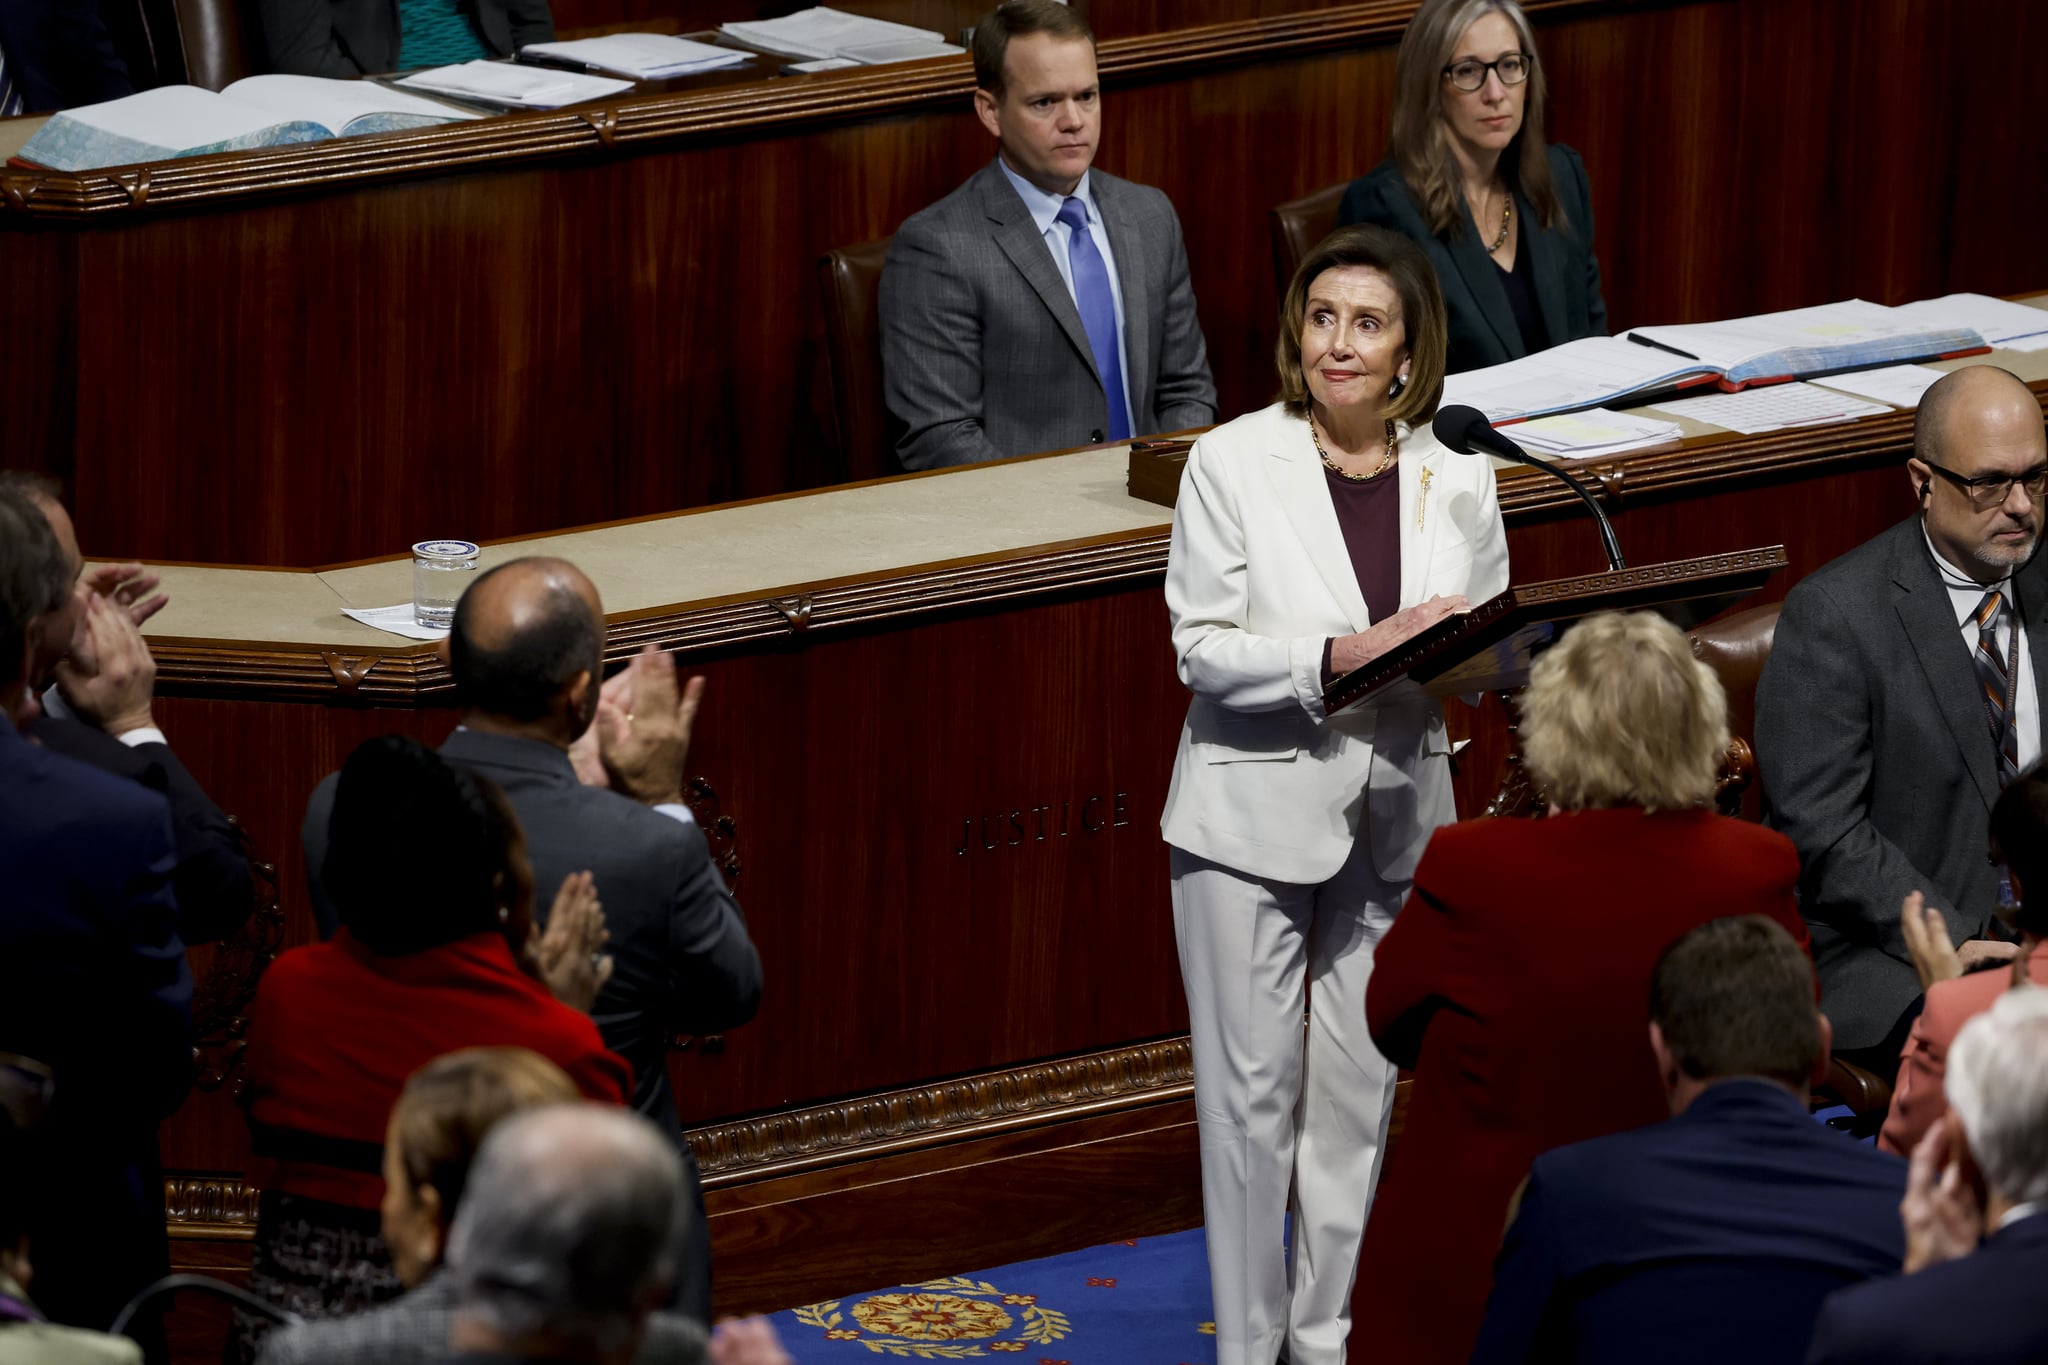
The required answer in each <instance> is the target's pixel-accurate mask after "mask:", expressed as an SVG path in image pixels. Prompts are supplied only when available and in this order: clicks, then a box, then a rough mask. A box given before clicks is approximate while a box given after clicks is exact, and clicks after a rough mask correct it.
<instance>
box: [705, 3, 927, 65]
mask: <svg viewBox="0 0 2048 1365" xmlns="http://www.w3.org/2000/svg"><path fill="white" fill-rule="evenodd" d="M719 32H720V33H723V34H724V35H725V36H726V37H728V38H734V39H737V40H738V41H740V42H743V43H745V44H747V45H748V46H749V47H758V48H760V49H761V50H762V51H764V52H774V53H779V54H780V55H782V56H785V57H798V58H803V59H805V60H808V61H817V60H820V59H823V58H827V57H838V58H842V59H844V60H846V61H851V62H860V63H862V64H863V65H870V66H872V65H875V64H877V63H881V62H914V61H917V60H919V59H920V58H924V57H943V56H947V55H949V54H952V53H959V52H965V51H966V49H965V48H960V47H955V46H953V45H952V44H951V43H949V42H947V41H946V40H945V36H944V35H943V34H939V33H934V32H932V31H931V30H930V29H923V28H912V27H910V26H909V25H908V24H892V23H890V22H889V21H888V20H886V19H869V18H866V17H865V16H863V15H859V14H842V13H841V12H840V11H838V10H836V9H826V8H824V7H822V6H820V7H819V8H817V9H807V10H799V11H798V12H796V13H795V14H792V15H789V16H788V17H786V18H782V19H761V20H755V21H746V22H735V23H730V24H724V25H721V26H720V27H719Z"/></svg>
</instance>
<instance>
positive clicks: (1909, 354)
mask: <svg viewBox="0 0 2048 1365" xmlns="http://www.w3.org/2000/svg"><path fill="white" fill-rule="evenodd" d="M1629 335H1630V336H1631V337H1634V338H1637V339H1638V340H1641V341H1645V342H1647V343H1649V344H1650V345H1652V346H1662V347H1664V348H1665V349H1667V350H1669V351H1671V352H1672V353H1673V354H1674V355H1675V356H1686V357H1689V358H1691V359H1693V360H1696V361H1698V362H1700V363H1701V364H1703V365H1705V366H1707V367H1708V368H1710V369H1712V370H1714V371H1716V372H1718V373H1719V374H1720V376H1721V386H1722V387H1723V388H1725V389H1729V390H1731V391H1732V390H1735V389H1739V388H1742V387H1743V386H1744V385H1747V384H1760V383H1773V382H1777V381H1781V380H1786V379H1797V378H1802V377H1803V378H1811V377H1812V376H1814V375H1817V374H1828V373H1831V372H1833V371H1837V370H1860V369H1868V368H1870V367H1871V366H1875V365H1890V364H1895V363H1897V362H1899V361H1902V360H1930V359H1934V358H1937V357H1939V358H1942V359H1947V358H1949V357H1951V356H1957V355H1967V354H1969V353H1970V352H1972V351H1983V350H1988V349H1989V347H1987V346H1986V344H1985V341H1984V337H1983V335H1982V334H1981V333H1979V332H1978V331H1977V330H1976V329H1975V328H1974V327H1971V326H1968V325H1962V324H1957V323H1952V322H1946V321H1942V320H1939V319H1935V318H1930V317H1927V316H1924V315H1923V316H1915V315H1913V314H1910V313H1908V312H1906V311H1905V310H1903V309H1898V308H1886V307H1885V306H1884V305H1883V304H1877V303H1865V302H1864V301H1863V300H1862V299H1850V300H1848V301H1847V302H1844V303H1825V304H1822V305H1820V306H1819V307H1817V308H1794V309H1790V310H1788V311H1786V312H1783V313H1760V314H1758V315H1757V316H1755V317H1753V318H1731V319H1729V320H1728V321H1726V322H1702V323H1696V324H1692V325H1688V326H1683V327H1638V328H1636V329H1635V330H1634V331H1632V332H1630V333H1629Z"/></svg>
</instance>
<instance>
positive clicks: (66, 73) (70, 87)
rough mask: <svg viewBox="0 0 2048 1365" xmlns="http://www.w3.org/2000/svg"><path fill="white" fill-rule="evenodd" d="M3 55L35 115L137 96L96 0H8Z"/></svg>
mask: <svg viewBox="0 0 2048 1365" xmlns="http://www.w3.org/2000/svg"><path fill="white" fill-rule="evenodd" d="M0 53H5V54H6V56H7V73H8V76H9V77H10V78H11V79H12V80H13V81H14V84H15V87H16V88H17V89H19V90H20V91H21V97H22V102H23V105H24V107H25V108H26V109H27V111H28V112H29V113H31V114H37V113H46V112H48V111H49V110H52V109H69V108H73V107H75V106H77V105H81V104H98V103H99V102H100V101H102V100H116V99H119V98H121V97H122V96H123V95H132V94H134V93H135V83H134V82H133V81H132V80H131V79H130V78H129V75H128V67H127V65H126V64H125V63H123V62H122V60H121V58H120V56H119V54H117V53H116V52H115V51H114V42H113V39H112V38H110V37H108V36H107V26H106V24H105V23H104V22H102V21H101V19H100V10H99V5H98V3H97V0H6V3H4V4H0Z"/></svg>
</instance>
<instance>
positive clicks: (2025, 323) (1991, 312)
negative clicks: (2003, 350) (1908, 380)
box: [1894, 294, 2048, 350]
mask: <svg viewBox="0 0 2048 1365" xmlns="http://www.w3.org/2000/svg"><path fill="white" fill-rule="evenodd" d="M1894 311H1896V312H1897V313H1899V314H1900V316H1902V317H1909V318H1912V319H1914V320H1915V321H1917V322H1920V323H1923V324H1924V325H1926V326H1929V327H1968V328H1971V329H1972V330H1974V331H1975V332H1977V334H1978V335H1980V336H1982V337H1983V338H1984V339H1985V340H1986V341H1988V342H1990V343H1991V344H1992V345H1993V346H2009V345H2010V344H2011V343H2012V342H2014V341H2019V340H2022V339H2024V338H2028V337H2036V336H2042V335H2044V334H2048V309H2042V308H2030V307H2028V306H2027V305H2026V304H2024V303H2012V302H2009V301H2008V300H2005V299H1994V298H1992V297H1991V296H1990V295H1988V294H1948V295H1945V296H1943V297H1942V298H1938V299H1922V300H1921V301H1920V302H1918V303H1908V304H1905V305H1903V306H1901V307H1899V308H1898V309H1896V310H1894ZM2044 344H2048V343H2044ZM2013 349H2016V350H2017V349H2025V350H2035V349H2039V348H2038V347H2014V348H2013Z"/></svg>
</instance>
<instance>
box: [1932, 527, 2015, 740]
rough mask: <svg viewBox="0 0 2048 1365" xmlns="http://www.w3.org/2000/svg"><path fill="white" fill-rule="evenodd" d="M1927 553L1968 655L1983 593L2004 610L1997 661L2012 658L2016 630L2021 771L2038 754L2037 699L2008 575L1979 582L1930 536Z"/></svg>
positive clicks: (1998, 629) (1973, 650)
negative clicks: (1993, 596)
mask: <svg viewBox="0 0 2048 1365" xmlns="http://www.w3.org/2000/svg"><path fill="white" fill-rule="evenodd" d="M1920 534H1921V535H1922V536H1923V537H1925V536H1927V527H1926V525H1925V524H1922V526H1921V527H1920ZM1927 553H1929V554H1930V555H1933V556H1934V567H1935V570H1936V571H1937V572H1938V573H1940V575H1941V582H1942V586H1944V587H1946V588H1947V589H1948V600H1949V605H1951V606H1952V607H1954V608H1955V612H1956V625H1957V627H1958V628H1959V629H1960V630H1961V631H1962V632H1963V643H1964V644H1965V645H1966V646H1968V648H1969V651H1970V655H1971V657H1972V658H1975V657H1976V654H1977V608H1978V607H1979V606H1981V605H1982V604H1983V601H1984V594H1985V593H1987V592H1996V593H1998V594H2000V596H2001V598H2002V603H2001V605H2002V606H2003V608H2004V609H2003V610H2002V611H2000V612H1999V614H1998V624H1997V625H1996V626H1994V627H1993V630H1994V632H1995V634H1996V638H1997V640H1998V657H1999V659H2000V660H2005V659H2009V658H2011V657H2012V632H2013V631H2015V630H2017V631H2019V633H2020V648H2019V659H2020V667H2019V678H2018V680H2017V687H2016V688H2015V689H2014V695H2013V708H2012V709H2013V725H2014V728H2015V729H2016V730H2017V732H2018V736H2017V737H2018V740H2019V765H2020V771H2021V772H2025V771H2026V770H2027V767H2028V765H2029V764H2031V763H2033V762H2034V760H2036V759H2038V758H2039V757H2040V756H2041V700H2040V697H2039V695H2038V691H2037V688H2036V685H2035V682H2034V666H2033V660H2032V658H2031V657H2030V656H2029V654H2028V653H2027V631H2026V627H2025V625H2023V624H2022V623H2021V622H2020V613H2019V606H2018V604H2017V603H2016V602H2014V601H2013V594H2012V575H2011V574H2007V575H2006V576H2005V577H2004V578H2003V579H2001V580H1999V581H1998V582H1996V583H1979V582H1978V581H1977V580H1976V579H1974V578H1971V577H1970V576H1969V575H1968V574H1965V573H1961V572H1959V571H1958V570H1957V569H1956V567H1955V566H1954V565H1953V564H1950V563H1949V562H1948V561H1947V560H1946V559H1943V558H1942V557H1941V551H1939V550H1937V549H1935V548H1934V540H1933V538H1932V537H1928V539H1927ZM1985 733H1986V734H1987V735H1988V734H1989V733H1990V721H1989V720H1986V722H1985Z"/></svg>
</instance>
